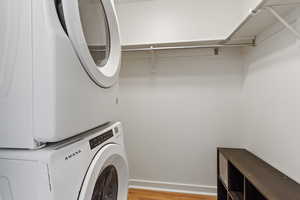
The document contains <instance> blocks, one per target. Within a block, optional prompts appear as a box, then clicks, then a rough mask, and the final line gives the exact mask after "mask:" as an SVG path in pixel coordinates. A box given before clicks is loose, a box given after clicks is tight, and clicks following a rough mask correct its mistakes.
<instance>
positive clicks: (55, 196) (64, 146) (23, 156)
mask: <svg viewBox="0 0 300 200" xmlns="http://www.w3.org/2000/svg"><path fill="white" fill-rule="evenodd" d="M127 185H128V165H127V159H126V155H125V151H124V145H123V132H122V127H121V124H120V123H114V124H111V125H109V126H107V127H102V128H98V129H94V130H92V131H90V132H89V133H87V134H85V135H84V136H80V137H78V136H77V138H73V139H71V140H69V141H65V142H62V143H60V144H56V145H55V146H50V147H47V148H44V149H41V150H0V199H1V200H2V199H3V200H21V199H22V200H41V199H43V200H63V199H65V200H98V199H103V200H127V189H128V188H127Z"/></svg>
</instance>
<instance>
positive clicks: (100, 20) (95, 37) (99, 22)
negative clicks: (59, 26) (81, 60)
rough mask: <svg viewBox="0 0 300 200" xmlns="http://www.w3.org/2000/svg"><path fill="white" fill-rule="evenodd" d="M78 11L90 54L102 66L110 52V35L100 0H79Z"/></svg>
mask: <svg viewBox="0 0 300 200" xmlns="http://www.w3.org/2000/svg"><path fill="white" fill-rule="evenodd" d="M99 2H100V3H99ZM79 11H80V19H81V23H82V24H81V25H82V30H83V34H84V36H85V40H86V42H87V45H88V47H89V50H90V54H91V55H92V58H93V60H94V62H95V63H96V65H97V66H98V67H103V66H105V64H106V63H107V60H108V57H109V53H110V35H109V29H108V22H107V18H106V15H105V10H104V8H103V5H102V3H101V1H100V0H94V3H92V2H90V1H87V0H79Z"/></svg>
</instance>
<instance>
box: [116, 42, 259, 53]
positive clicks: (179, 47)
mask: <svg viewBox="0 0 300 200" xmlns="http://www.w3.org/2000/svg"><path fill="white" fill-rule="evenodd" d="M246 46H248V47H249V46H252V47H253V46H255V43H241V44H213V45H195V46H194V45H190V46H170V47H154V46H150V47H145V48H132V49H131V48H123V49H122V51H123V52H133V51H159V50H176V49H208V48H222V47H246Z"/></svg>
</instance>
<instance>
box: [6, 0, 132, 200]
mask: <svg viewBox="0 0 300 200" xmlns="http://www.w3.org/2000/svg"><path fill="white" fill-rule="evenodd" d="M0 43H1V45H0V122H1V123H0V200H42V199H43V200H63V199H64V200H100V199H101V200H104V199H105V200H125V199H127V179H128V164H127V159H126V155H125V150H124V143H123V131H122V125H121V123H120V122H116V120H118V77H119V71H120V59H121V47H120V37H119V30H118V21H117V17H116V11H115V7H114V2H113V0H26V1H19V0H2V1H1V2H0Z"/></svg>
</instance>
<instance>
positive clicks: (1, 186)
mask: <svg viewBox="0 0 300 200" xmlns="http://www.w3.org/2000/svg"><path fill="white" fill-rule="evenodd" d="M49 183H50V182H49V178H48V170H47V165H46V164H43V163H40V162H36V161H24V160H9V159H0V199H2V197H3V198H4V199H3V200H19V199H24V200H41V199H43V200H54V199H53V198H52V194H51V185H50V184H49Z"/></svg>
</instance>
